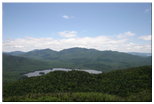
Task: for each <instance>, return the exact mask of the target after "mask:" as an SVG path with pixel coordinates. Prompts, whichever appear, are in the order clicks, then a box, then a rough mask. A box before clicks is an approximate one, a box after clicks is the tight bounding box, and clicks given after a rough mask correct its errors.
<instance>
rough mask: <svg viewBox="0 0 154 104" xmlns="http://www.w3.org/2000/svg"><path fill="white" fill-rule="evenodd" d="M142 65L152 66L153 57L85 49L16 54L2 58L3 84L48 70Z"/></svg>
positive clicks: (117, 67) (11, 53)
mask: <svg viewBox="0 0 154 104" xmlns="http://www.w3.org/2000/svg"><path fill="white" fill-rule="evenodd" d="M143 65H151V56H148V57H140V56H136V55H131V54H128V53H123V52H117V51H98V50H95V49H86V48H70V49H64V50H61V51H54V50H51V49H41V50H33V51H29V52H20V51H16V52H8V53H4V54H3V79H4V80H3V81H5V82H8V81H16V80H18V79H20V78H21V77H22V75H23V73H27V72H31V71H36V70H43V69H48V68H72V69H93V70H100V71H103V72H109V71H112V70H116V69H126V68H131V67H138V66H143Z"/></svg>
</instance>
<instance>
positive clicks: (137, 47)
mask: <svg viewBox="0 0 154 104" xmlns="http://www.w3.org/2000/svg"><path fill="white" fill-rule="evenodd" d="M59 35H61V36H64V37H68V38H62V39H54V38H51V37H49V38H34V37H26V38H18V39H11V40H4V41H3V51H7V52H9V51H30V50H33V49H45V48H50V49H53V50H57V51H59V50H62V49H67V48H72V47H82V48H94V49H98V50H114V51H121V52H151V44H137V43H133V42H130V41H129V39H128V37H127V38H126V37H125V36H134V35H133V33H131V32H130V33H129V32H127V33H123V34H121V36H120V37H122V38H118V36H117V37H116V38H115V37H111V36H101V35H100V36H96V37H77V36H76V35H77V32H75V31H71V32H68V31H64V32H60V33H59ZM124 37H125V38H124ZM146 39H147V38H145V40H146ZM148 39H149V38H148Z"/></svg>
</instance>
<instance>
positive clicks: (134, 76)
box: [3, 66, 152, 101]
mask: <svg viewBox="0 0 154 104" xmlns="http://www.w3.org/2000/svg"><path fill="white" fill-rule="evenodd" d="M3 97H4V101H151V100H152V69H151V66H144V67H137V68H131V69H127V70H116V71H111V72H108V73H102V74H89V73H87V72H83V71H70V72H64V71H55V72H51V73H48V74H47V75H43V76H38V77H31V78H26V79H23V80H19V81H16V82H14V83H8V84H5V85H4V87H3Z"/></svg>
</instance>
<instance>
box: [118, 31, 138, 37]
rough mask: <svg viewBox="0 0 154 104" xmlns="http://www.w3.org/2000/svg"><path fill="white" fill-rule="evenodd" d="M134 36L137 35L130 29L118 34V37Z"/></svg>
mask: <svg viewBox="0 0 154 104" xmlns="http://www.w3.org/2000/svg"><path fill="white" fill-rule="evenodd" d="M132 36H135V33H132V32H129V31H128V32H125V33H121V34H119V35H117V37H118V38H128V37H132Z"/></svg>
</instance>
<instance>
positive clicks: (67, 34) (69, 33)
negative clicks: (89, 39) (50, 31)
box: [58, 31, 77, 38]
mask: <svg viewBox="0 0 154 104" xmlns="http://www.w3.org/2000/svg"><path fill="white" fill-rule="evenodd" d="M58 35H60V36H62V37H65V38H71V37H75V36H76V35H77V32H76V31H63V32H58Z"/></svg>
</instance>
